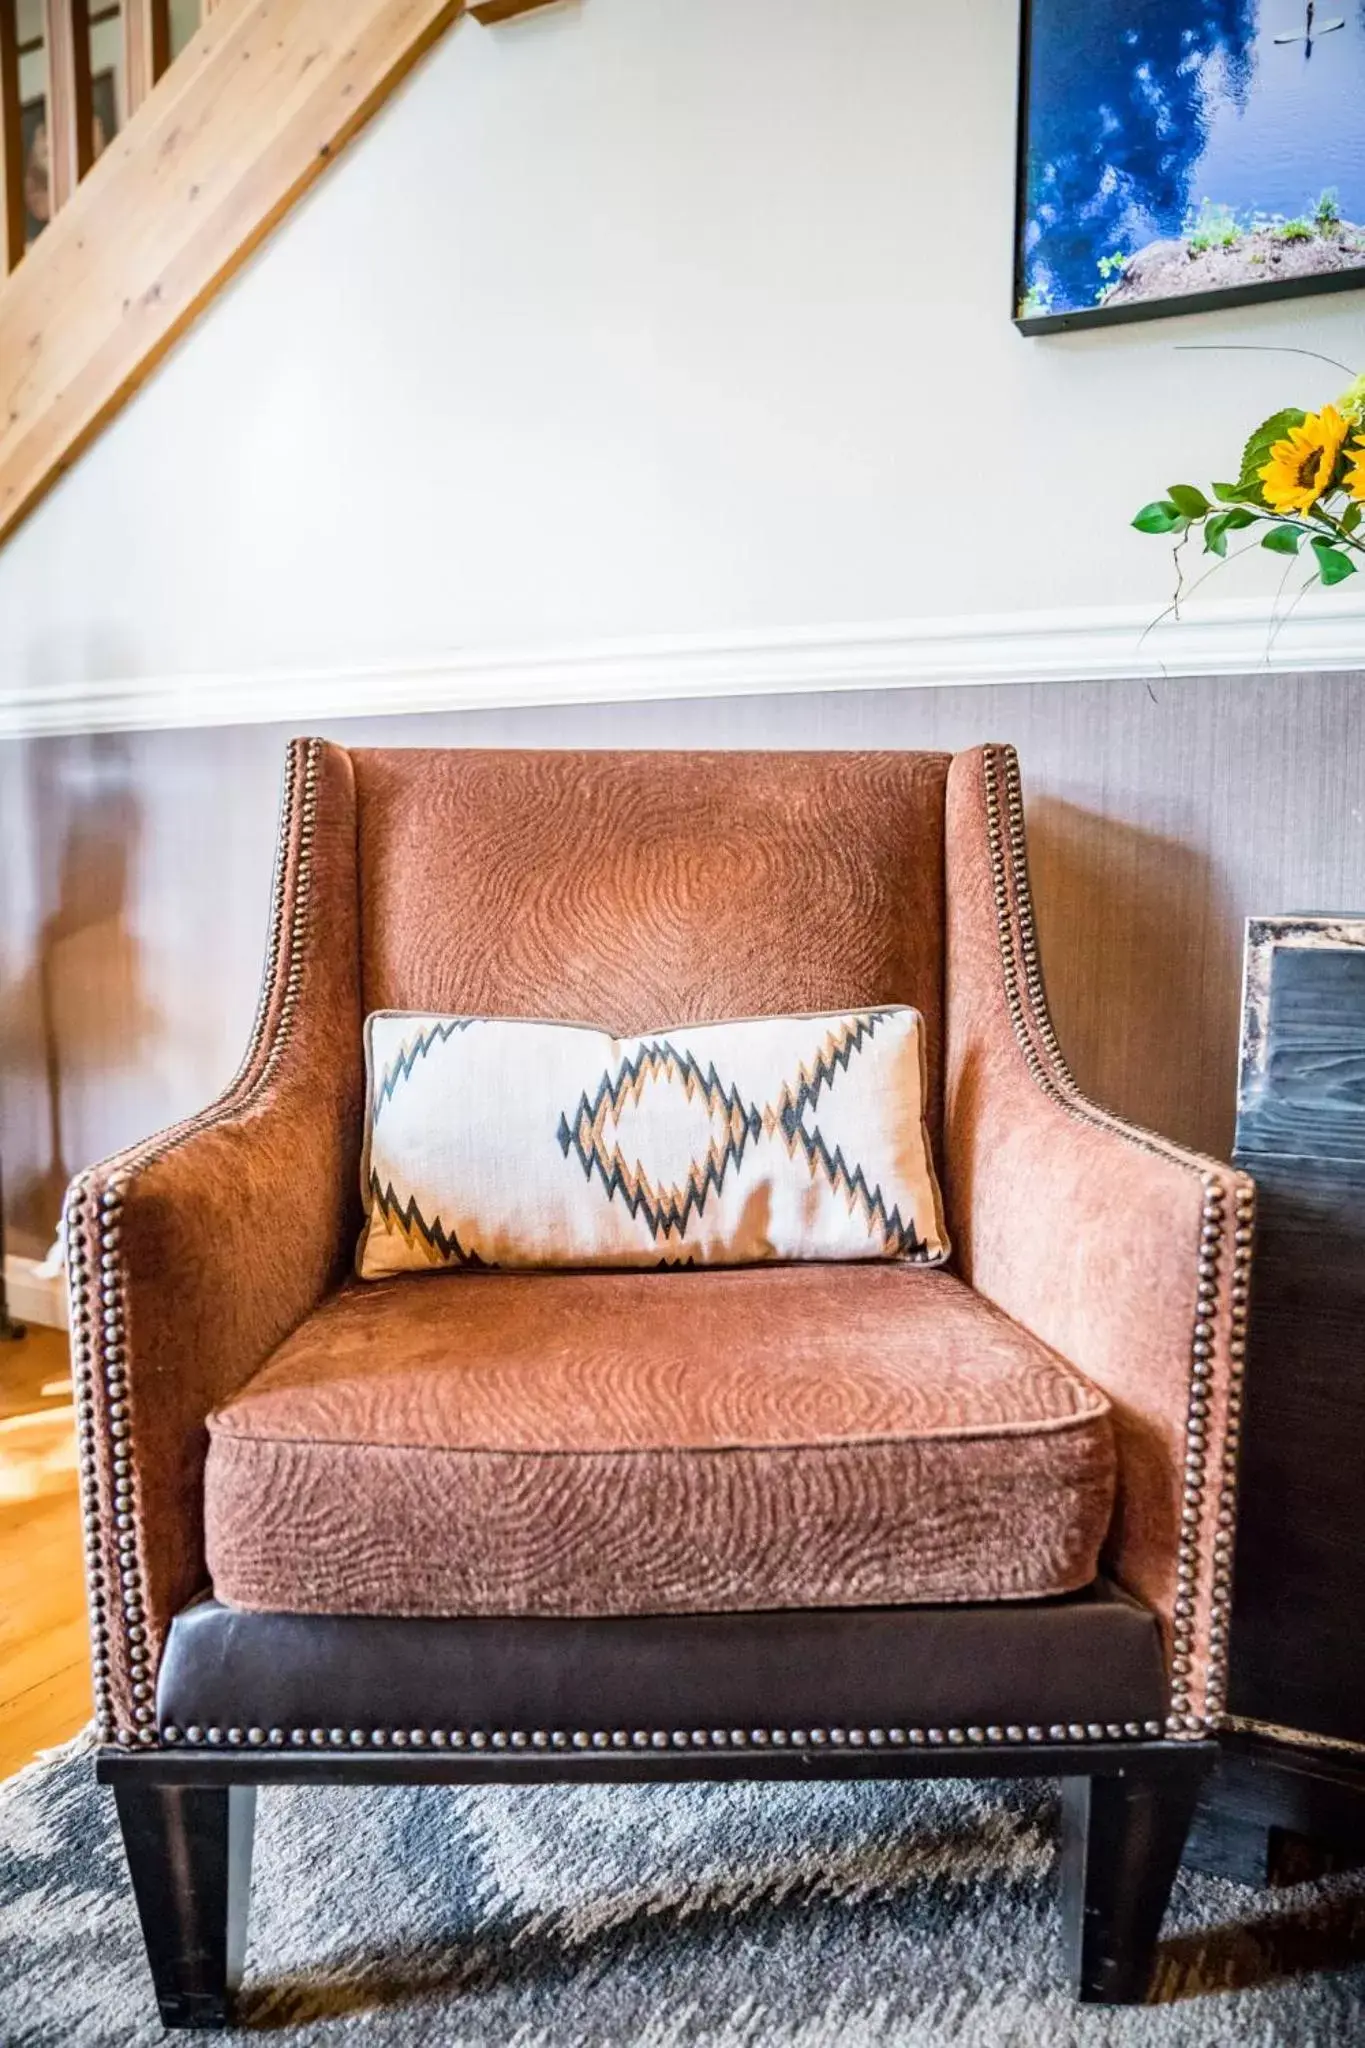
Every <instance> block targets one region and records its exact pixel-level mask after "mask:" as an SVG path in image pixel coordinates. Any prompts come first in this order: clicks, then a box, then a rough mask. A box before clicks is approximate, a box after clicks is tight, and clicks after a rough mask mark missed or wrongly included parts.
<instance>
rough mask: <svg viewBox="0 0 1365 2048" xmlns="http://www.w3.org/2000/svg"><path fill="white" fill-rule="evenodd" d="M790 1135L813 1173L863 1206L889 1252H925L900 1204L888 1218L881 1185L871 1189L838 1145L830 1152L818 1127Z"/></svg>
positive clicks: (797, 1129)
mask: <svg viewBox="0 0 1365 2048" xmlns="http://www.w3.org/2000/svg"><path fill="white" fill-rule="evenodd" d="M791 1135H792V1137H793V1138H794V1139H795V1140H796V1142H798V1143H799V1144H800V1146H801V1148H802V1150H803V1151H804V1152H805V1155H806V1158H807V1160H808V1161H809V1162H810V1165H811V1167H812V1170H813V1169H815V1168H816V1167H818V1168H819V1170H820V1171H821V1172H822V1173H823V1174H824V1176H825V1178H826V1179H827V1180H828V1182H829V1184H830V1186H831V1187H832V1188H833V1189H834V1190H835V1192H836V1194H846V1195H849V1196H850V1197H851V1198H852V1199H853V1200H854V1201H855V1202H859V1203H861V1205H862V1209H863V1213H864V1214H865V1215H866V1217H867V1227H868V1235H869V1236H870V1235H871V1233H872V1231H873V1229H874V1228H878V1229H880V1230H881V1232H882V1234H883V1236H884V1238H885V1241H886V1248H887V1250H888V1251H889V1252H895V1253H897V1254H904V1255H905V1256H907V1257H909V1258H915V1257H917V1256H918V1254H919V1253H920V1252H922V1251H923V1250H924V1240H923V1238H921V1237H920V1236H919V1235H918V1233H917V1232H916V1230H915V1226H914V1224H913V1222H911V1223H907V1222H906V1221H905V1220H904V1218H903V1217H902V1215H901V1212H900V1204H899V1203H897V1205H896V1207H895V1208H894V1209H893V1210H892V1211H891V1213H890V1215H888V1214H887V1211H886V1199H885V1197H884V1195H883V1194H882V1191H881V1188H880V1186H878V1187H875V1188H873V1187H869V1186H868V1183H867V1179H866V1176H865V1175H864V1173H863V1169H862V1167H861V1166H855V1167H852V1168H850V1166H849V1164H848V1161H847V1160H846V1159H845V1158H844V1155H843V1151H842V1149H841V1148H840V1147H839V1146H837V1145H836V1146H835V1148H834V1150H833V1152H831V1151H830V1149H829V1147H828V1146H827V1145H826V1143H825V1141H824V1139H823V1138H822V1137H821V1135H820V1127H819V1125H818V1124H817V1125H816V1127H815V1129H814V1131H807V1130H806V1129H805V1127H804V1126H803V1125H801V1124H798V1125H797V1126H796V1127H795V1130H794V1131H793V1132H792V1133H791Z"/></svg>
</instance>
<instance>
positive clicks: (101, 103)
mask: <svg viewBox="0 0 1365 2048" xmlns="http://www.w3.org/2000/svg"><path fill="white" fill-rule="evenodd" d="M90 120H91V127H92V131H93V132H92V134H91V138H90V147H91V156H92V159H93V158H94V157H97V156H98V155H99V153H100V151H101V150H102V149H103V148H104V147H105V145H106V144H107V143H110V142H112V141H113V139H114V137H115V136H116V135H117V134H118V81H117V80H116V78H115V76H114V73H113V71H112V70H109V71H97V72H96V73H95V75H94V77H93V78H92V79H91V81H90ZM19 132H20V138H21V141H20V147H21V151H22V154H23V164H24V241H25V243H26V244H27V243H29V242H34V241H36V240H37V238H38V236H39V235H40V234H41V233H42V231H43V229H44V228H45V227H46V226H47V224H48V221H49V220H50V219H51V217H52V201H51V195H50V192H49V187H48V178H49V170H48V153H47V101H46V99H44V98H42V97H39V98H37V99H32V100H26V101H25V102H24V104H23V106H22V107H21V108H20V110H19Z"/></svg>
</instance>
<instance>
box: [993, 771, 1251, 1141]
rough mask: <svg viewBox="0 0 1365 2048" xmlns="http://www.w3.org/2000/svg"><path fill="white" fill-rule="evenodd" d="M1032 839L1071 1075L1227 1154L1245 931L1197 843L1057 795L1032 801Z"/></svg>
mask: <svg viewBox="0 0 1365 2048" xmlns="http://www.w3.org/2000/svg"><path fill="white" fill-rule="evenodd" d="M1191 836H1192V837H1193V834H1192V835H1191ZM1028 838H1029V866H1030V869H1031V871H1032V877H1033V886H1034V895H1035V899H1036V908H1037V920H1038V939H1039V945H1040V948H1041V951H1042V957H1043V965H1044V970H1045V973H1046V977H1047V988H1048V997H1049V1001H1050V1003H1051V1007H1052V1013H1053V1021H1054V1022H1055V1024H1056V1027H1057V1035H1058V1037H1059V1039H1060V1040H1061V1045H1062V1050H1063V1052H1064V1053H1065V1055H1066V1058H1067V1061H1068V1064H1069V1065H1070V1067H1071V1069H1072V1072H1073V1073H1074V1074H1075V1076H1076V1080H1077V1082H1078V1083H1079V1085H1080V1086H1081V1088H1082V1089H1083V1090H1084V1091H1085V1093H1086V1094H1087V1095H1091V1096H1093V1097H1094V1098H1095V1100H1096V1101H1097V1102H1099V1103H1101V1104H1102V1105H1103V1106H1104V1107H1105V1108H1106V1109H1113V1110H1116V1111H1118V1112H1119V1113H1120V1114H1121V1115H1123V1116H1125V1117H1127V1118H1128V1119H1129V1120H1130V1121H1132V1122H1134V1123H1138V1124H1141V1125H1143V1126H1145V1127H1146V1128H1148V1129H1150V1130H1154V1131H1159V1132H1161V1133H1162V1134H1163V1135H1164V1136H1166V1137H1171V1138H1175V1139H1178V1140H1179V1141H1180V1142H1181V1143H1183V1144H1187V1145H1193V1146H1195V1147H1196V1148H1197V1149H1198V1150H1200V1151H1204V1152H1211V1153H1213V1154H1215V1155H1216V1156H1218V1157H1223V1158H1225V1157H1226V1156H1227V1153H1228V1149H1229V1147H1230V1146H1231V1144H1232V1127H1233V1118H1234V1112H1235V1103H1236V1088H1237V1038H1238V1015H1239V1008H1240V1001H1241V962H1242V930H1241V920H1240V917H1239V916H1238V913H1237V909H1236V905H1235V903H1234V901H1233V898H1232V893H1231V891H1230V890H1229V888H1228V887H1227V885H1226V883H1225V881H1224V879H1223V876H1222V874H1221V872H1220V870H1219V869H1218V868H1217V866H1216V865H1215V864H1214V862H1213V861H1211V860H1210V859H1209V857H1208V856H1207V855H1206V854H1205V853H1203V852H1201V851H1200V850H1199V849H1198V847H1196V846H1193V845H1190V844H1186V843H1182V842H1181V841H1180V840H1177V839H1171V838H1168V837H1164V836H1162V835H1161V834H1159V833H1156V832H1148V831H1144V830H1142V829H1141V828H1139V827H1138V826H1135V825H1129V824H1125V823H1124V822H1122V821H1121V820H1119V819H1116V818H1113V817H1101V816H1098V815H1096V813H1094V812H1092V811H1088V810H1082V809H1081V808H1080V807H1079V806H1078V805H1075V804H1070V803H1064V802H1062V801H1060V800H1059V799H1058V798H1055V797H1040V798H1038V799H1037V800H1036V801H1035V802H1033V803H1031V804H1030V805H1029V812H1028ZM1192 1105H1197V1107H1196V1108H1194V1109H1193V1111H1192V1107H1191V1106H1192Z"/></svg>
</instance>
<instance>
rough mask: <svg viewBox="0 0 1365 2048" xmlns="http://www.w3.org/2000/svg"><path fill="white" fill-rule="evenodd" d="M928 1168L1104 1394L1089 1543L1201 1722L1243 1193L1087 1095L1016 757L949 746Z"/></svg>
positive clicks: (1180, 1720)
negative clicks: (943, 978)
mask: <svg viewBox="0 0 1365 2048" xmlns="http://www.w3.org/2000/svg"><path fill="white" fill-rule="evenodd" d="M946 833H947V846H946V872H947V890H948V904H947V985H948V994H947V1032H946V1035H947V1046H946V1081H945V1118H944V1132H945V1179H946V1183H947V1203H948V1210H949V1224H950V1228H951V1231H952V1236H953V1241H954V1244H955V1246H956V1249H957V1253H958V1258H959V1262H960V1266H961V1270H962V1273H963V1277H964V1278H965V1279H967V1280H968V1281H969V1282H970V1284H971V1285H972V1286H973V1287H975V1288H976V1289H977V1290H978V1291H979V1292H980V1293H982V1294H984V1295H986V1296H988V1297H989V1298H990V1299H991V1300H992V1301H994V1302H995V1303H996V1304H997V1305H998V1306H999V1307H1000V1308H1002V1309H1004V1310H1005V1312H1006V1313H1007V1314H1008V1315H1011V1316H1013V1317H1014V1318H1015V1319H1016V1320H1017V1321H1018V1322H1020V1323H1023V1324H1024V1325H1026V1326H1027V1328H1028V1329H1030V1330H1031V1331H1033V1332H1034V1334H1035V1335H1037V1336H1039V1337H1041V1338H1042V1339H1043V1341H1044V1342H1045V1343H1048V1344H1050V1345H1051V1346H1052V1347H1053V1348H1054V1350H1056V1351H1058V1352H1060V1353H1061V1355H1062V1356H1063V1357H1064V1358H1066V1359H1068V1360H1069V1361H1070V1362H1071V1363H1072V1364H1073V1365H1075V1366H1076V1367H1077V1368H1078V1369H1079V1370H1080V1371H1081V1372H1083V1373H1084V1374H1085V1375H1086V1376H1087V1377H1088V1378H1089V1379H1091V1380H1093V1381H1094V1382H1095V1383H1096V1384H1097V1385H1098V1386H1100V1387H1102V1388H1103V1389H1104V1391H1105V1392H1106V1393H1107V1394H1108V1395H1109V1397H1110V1400H1111V1401H1112V1402H1113V1405H1114V1415H1115V1425H1116V1434H1117V1441H1118V1453H1119V1478H1118V1500H1117V1507H1116V1512H1115V1518H1114V1522H1113V1525H1112V1527H1111V1530H1110V1535H1109V1543H1108V1547H1107V1551H1106V1557H1107V1561H1108V1564H1109V1567H1110V1569H1111V1570H1112V1571H1113V1572H1114V1574H1115V1576H1116V1577H1117V1578H1118V1579H1119V1580H1120V1581H1121V1582H1122V1583H1123V1584H1124V1585H1125V1586H1126V1587H1128V1589H1129V1590H1130V1591H1131V1592H1133V1593H1135V1594H1136V1595H1137V1596H1138V1597H1139V1598H1140V1599H1142V1600H1143V1601H1145V1602H1146V1603H1147V1604H1148V1605H1149V1606H1150V1607H1152V1608H1153V1609H1154V1610H1155V1611H1156V1613H1157V1614H1158V1615H1159V1616H1160V1618H1161V1622H1162V1629H1163V1637H1164V1640H1165V1644H1166V1651H1167V1656H1168V1659H1169V1664H1170V1671H1171V1714H1170V1722H1169V1726H1170V1729H1171V1732H1172V1733H1173V1734H1183V1735H1193V1734H1197V1733H1200V1732H1202V1731H1203V1730H1204V1729H1205V1728H1207V1727H1210V1726H1214V1725H1217V1723H1218V1721H1219V1718H1220V1716H1221V1714H1222V1711H1223V1707H1224V1699H1225V1691H1226V1679H1227V1626H1228V1608H1229V1604H1230V1600H1231V1592H1232V1580H1231V1567H1232V1544H1233V1513H1234V1498H1235V1486H1236V1464H1237V1445H1238V1440H1239V1433H1240V1410H1241V1392H1242V1371H1243V1360H1244V1356H1245V1337H1246V1315H1247V1301H1248V1274H1249V1264H1250V1257H1251V1242H1252V1226H1253V1210H1254V1202H1255V1192H1254V1188H1253V1185H1252V1183H1251V1181H1250V1180H1249V1179H1248V1178H1247V1177H1246V1176H1245V1175H1244V1174H1238V1173H1235V1172H1234V1171H1233V1170H1232V1169H1231V1168H1230V1167H1227V1166H1223V1165H1220V1164H1219V1163H1218V1162H1217V1161H1215V1160H1211V1159H1205V1158H1202V1157H1200V1156H1199V1155H1197V1154H1195V1153H1191V1152H1187V1151H1184V1150H1183V1149H1182V1148H1181V1147H1180V1146H1178V1145H1174V1144H1170V1143H1168V1142H1167V1141H1166V1140H1165V1139H1163V1138H1158V1137H1156V1136H1154V1135H1152V1134H1151V1133H1150V1132H1146V1131H1141V1130H1137V1129H1135V1128H1134V1127H1132V1126H1130V1125H1128V1124H1125V1123H1123V1122H1121V1121H1120V1119H1118V1118H1117V1117H1114V1116H1111V1115H1109V1114H1107V1113H1106V1112H1105V1111H1103V1110H1101V1109H1098V1108H1096V1107H1095V1105H1094V1104H1093V1103H1091V1102H1089V1101H1087V1100H1086V1098H1085V1097H1084V1096H1083V1095H1082V1094H1081V1093H1080V1091H1079V1089H1078V1088H1077V1087H1076V1084H1075V1082H1074V1080H1073V1079H1072V1077H1071V1075H1070V1073H1069V1072H1068V1070H1067V1067H1066V1064H1065V1062H1064V1060H1063V1059H1062V1055H1061V1052H1060V1049H1059V1047H1058V1044H1057V1039H1056V1035H1055V1033H1054V1031H1053V1028H1052V1024H1051V1021H1050V1019H1049V1016H1048V1011H1047V1003H1046V998H1045V995H1044V992H1043V984H1042V976H1041V972H1040V969H1039V963H1038V952H1037V944H1036V939H1035V933H1034V924H1033V911H1032V904H1031V899H1030V894H1029V883H1028V864H1027V855H1026V851H1025V843H1024V822H1023V802H1022V797H1021V793H1020V786H1019V770H1018V763H1017V760H1016V758H1015V755H1014V750H1013V749H1012V748H1009V747H985V748H980V749H977V750H976V751H975V752H972V753H969V754H960V755H958V756H957V757H956V758H955V760H954V762H953V765H952V769H951V771H950V774H949V780H948V799H947V823H946Z"/></svg>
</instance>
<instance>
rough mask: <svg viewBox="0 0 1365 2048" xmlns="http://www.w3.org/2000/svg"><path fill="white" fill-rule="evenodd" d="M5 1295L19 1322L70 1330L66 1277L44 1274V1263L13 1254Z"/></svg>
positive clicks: (6, 1280) (6, 1275)
mask: <svg viewBox="0 0 1365 2048" xmlns="http://www.w3.org/2000/svg"><path fill="white" fill-rule="evenodd" d="M5 1295H6V1299H7V1300H8V1303H9V1312H10V1314H11V1315H12V1316H13V1317H14V1319H15V1321H16V1322H18V1323H42V1324H44V1325H45V1326H46V1327H47V1328H48V1329H50V1330H64V1329H65V1328H66V1276H65V1274H64V1273H47V1272H44V1271H43V1261H42V1260H41V1259H22V1258H19V1257H18V1256H17V1255H16V1254H15V1253H10V1255H9V1256H8V1257H7V1258H6V1260H5Z"/></svg>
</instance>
